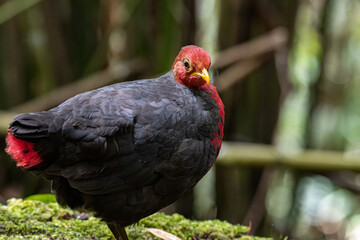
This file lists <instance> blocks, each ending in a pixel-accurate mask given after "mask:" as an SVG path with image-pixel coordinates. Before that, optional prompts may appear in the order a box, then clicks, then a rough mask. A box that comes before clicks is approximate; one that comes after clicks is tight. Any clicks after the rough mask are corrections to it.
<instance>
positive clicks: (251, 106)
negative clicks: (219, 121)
mask: <svg viewBox="0 0 360 240" xmlns="http://www.w3.org/2000/svg"><path fill="white" fill-rule="evenodd" d="M359 26H360V1H359V0H341V1H340V0H294V1H289V0H196V1H195V0H184V1H180V0H177V1H170V0H157V1H155V0H149V1H141V0H131V1H130V0H96V1H95V0H87V1H75V0H62V1H57V0H7V1H6V0H0V53H1V54H0V149H1V151H0V202H2V203H5V202H6V199H8V198H11V197H26V196H29V195H32V194H35V193H46V192H49V189H50V188H49V183H47V182H46V181H44V180H43V179H41V178H39V177H36V176H34V175H32V174H30V173H26V172H23V171H22V170H20V169H17V168H16V166H15V163H14V162H13V161H12V160H11V159H10V158H9V157H8V156H7V155H6V154H5V152H4V151H3V149H4V148H5V141H4V139H5V135H6V132H7V127H8V124H9V122H11V120H12V118H13V116H14V115H15V114H16V113H21V112H30V111H41V110H46V109H49V108H51V107H54V106H56V105H57V104H59V103H61V102H62V101H64V100H65V99H67V98H69V97H72V96H74V95H75V94H77V93H80V92H84V91H87V90H90V89H93V88H97V87H100V86H104V85H108V84H111V83H115V82H120V81H127V80H133V79H140V78H148V77H154V76H160V75H162V74H163V73H165V72H167V71H169V69H170V68H171V65H172V63H173V60H174V58H175V56H176V55H177V53H178V52H179V50H180V48H181V46H184V45H188V44H196V45H199V46H201V47H203V48H205V49H206V50H207V51H208V52H209V53H210V54H211V56H212V60H213V64H212V68H211V70H212V71H211V75H212V80H213V81H214V84H215V85H216V86H217V89H218V91H219V93H220V95H221V97H222V99H223V102H224V104H225V107H226V109H225V111H226V123H225V137H224V138H225V139H224V140H225V142H224V143H223V148H222V151H221V154H220V157H219V159H218V161H217V163H216V166H215V167H214V168H213V169H212V170H211V172H210V173H209V174H208V175H207V176H206V177H205V178H204V179H203V180H202V181H201V182H200V183H199V184H198V185H197V186H196V187H195V189H194V190H193V191H192V192H190V193H188V194H187V195H186V196H184V197H183V198H182V199H181V200H179V201H178V202H176V203H175V204H173V205H172V206H170V207H168V208H167V209H165V211H166V212H173V211H177V212H179V213H181V214H183V215H185V216H186V217H188V218H195V219H214V218H218V219H222V220H227V221H229V222H231V223H241V224H245V225H250V226H251V234H256V235H261V236H269V237H273V238H274V239H283V238H284V237H285V236H288V237H289V238H288V239H346V240H353V239H354V240H355V239H360V205H359V196H360V195H359V193H360V174H359V173H358V171H359V170H360V157H359V155H360V79H359V78H360V77H359V76H360V67H359V66H360V27H359Z"/></svg>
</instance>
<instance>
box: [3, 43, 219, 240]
mask: <svg viewBox="0 0 360 240" xmlns="http://www.w3.org/2000/svg"><path fill="white" fill-rule="evenodd" d="M210 65H211V58H210V55H209V54H208V53H207V52H206V51H205V50H204V49H203V48H200V47H198V46H195V45H188V46H184V47H182V48H181V50H180V52H179V54H178V55H177V57H176V58H175V61H174V63H173V65H172V68H171V70H170V71H169V72H167V73H166V74H164V75H162V76H160V77H158V78H153V79H144V80H134V81H127V82H121V83H115V84H112V85H109V86H105V87H102V88H98V89H95V90H92V91H88V92H84V93H81V94H78V95H76V96H74V97H72V98H70V99H68V100H66V101H65V102H63V103H61V104H60V105H58V106H57V107H54V108H52V109H50V110H48V111H42V112H32V113H22V114H19V115H17V116H15V117H14V120H13V121H12V122H11V123H10V125H9V129H8V134H7V136H6V149H5V150H6V152H7V153H8V154H9V155H10V156H11V157H12V158H13V159H14V160H15V161H16V163H17V166H18V167H20V168H22V169H24V170H26V171H30V172H32V173H34V174H36V175H40V176H42V177H44V178H45V179H47V180H49V181H50V182H51V191H52V192H53V193H54V194H55V197H56V201H57V202H58V203H59V204H60V205H62V206H68V207H70V208H73V209H83V210H85V211H90V212H93V213H94V214H95V216H96V217H100V218H101V219H102V220H103V221H105V222H106V223H107V225H108V227H109V229H110V230H111V232H112V233H113V235H114V236H115V238H116V239H122V240H126V239H128V237H127V234H126V231H125V227H126V226H128V225H131V224H134V223H136V222H138V221H139V220H140V219H142V218H144V217H146V216H148V215H151V214H153V213H155V212H157V211H158V210H160V209H162V208H164V207H166V206H167V205H169V204H171V203H173V202H174V201H176V200H177V199H178V198H180V197H181V196H182V195H183V194H184V193H185V192H186V191H188V190H189V189H191V188H192V187H194V185H195V184H196V183H197V182H198V181H199V180H200V179H201V178H202V177H203V176H204V175H205V174H206V173H207V172H208V171H209V169H210V168H211V167H212V165H213V164H214V163H215V161H216V159H217V156H218V154H219V151H220V148H221V144H222V139H223V128H224V115H225V111H224V104H223V103H222V101H221V98H220V96H219V94H218V93H217V91H216V88H215V87H214V86H213V85H212V84H211V82H210V77H209V73H208V72H209V67H210Z"/></svg>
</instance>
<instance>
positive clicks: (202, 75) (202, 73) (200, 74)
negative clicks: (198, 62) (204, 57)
mask: <svg viewBox="0 0 360 240" xmlns="http://www.w3.org/2000/svg"><path fill="white" fill-rule="evenodd" d="M191 75H195V76H199V77H201V78H202V79H204V80H205V81H206V82H207V83H210V77H209V73H208V71H207V70H206V68H204V69H203V70H202V71H201V73H199V72H194V73H192V74H191Z"/></svg>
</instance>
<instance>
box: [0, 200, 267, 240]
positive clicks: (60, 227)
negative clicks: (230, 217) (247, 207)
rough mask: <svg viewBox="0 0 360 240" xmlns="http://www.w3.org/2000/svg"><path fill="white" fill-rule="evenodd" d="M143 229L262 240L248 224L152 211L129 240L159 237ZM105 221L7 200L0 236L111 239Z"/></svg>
mask: <svg viewBox="0 0 360 240" xmlns="http://www.w3.org/2000/svg"><path fill="white" fill-rule="evenodd" d="M145 228H158V229H161V230H164V231H167V232H169V233H172V234H174V235H176V236H178V237H179V238H181V239H196V240H200V239H209V240H210V239H211V240H213V239H224V240H225V239H226V240H227V239H239V240H240V239H241V240H255V239H256V240H261V239H265V238H260V237H252V236H248V235H247V234H246V232H247V231H248V227H245V226H240V225H231V224H230V223H227V222H224V221H219V220H212V221H193V220H188V219H186V218H184V217H183V216H181V215H179V214H173V215H171V216H170V215H165V214H163V213H156V214H153V215H151V216H149V217H147V218H145V219H142V220H141V221H140V222H139V223H138V224H136V225H133V226H130V227H128V228H127V229H126V231H127V233H128V235H129V238H130V239H136V240H140V239H141V240H143V239H148V240H149V239H153V240H155V239H160V238H157V237H155V236H154V235H152V234H151V233H150V232H148V231H147V230H146V229H145ZM112 237H113V236H112V234H111V232H110V230H109V229H108V228H107V225H106V223H105V222H103V221H101V220H100V219H98V218H95V217H93V216H92V215H91V214H89V213H86V214H85V213H79V212H76V211H73V210H71V209H68V208H62V207H60V206H59V205H58V204H57V203H54V202H50V203H44V202H41V201H35V200H22V199H10V200H9V201H8V202H7V205H1V204H0V239H112Z"/></svg>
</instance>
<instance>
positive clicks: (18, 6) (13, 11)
mask: <svg viewBox="0 0 360 240" xmlns="http://www.w3.org/2000/svg"><path fill="white" fill-rule="evenodd" d="M41 1H42V0H11V1H6V2H4V3H3V4H1V5H0V24H2V23H4V22H6V21H8V20H10V19H11V18H13V17H15V16H17V15H18V14H20V13H22V12H23V11H26V10H28V9H29V8H31V7H33V6H35V5H36V4H38V3H40V2H41Z"/></svg>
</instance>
